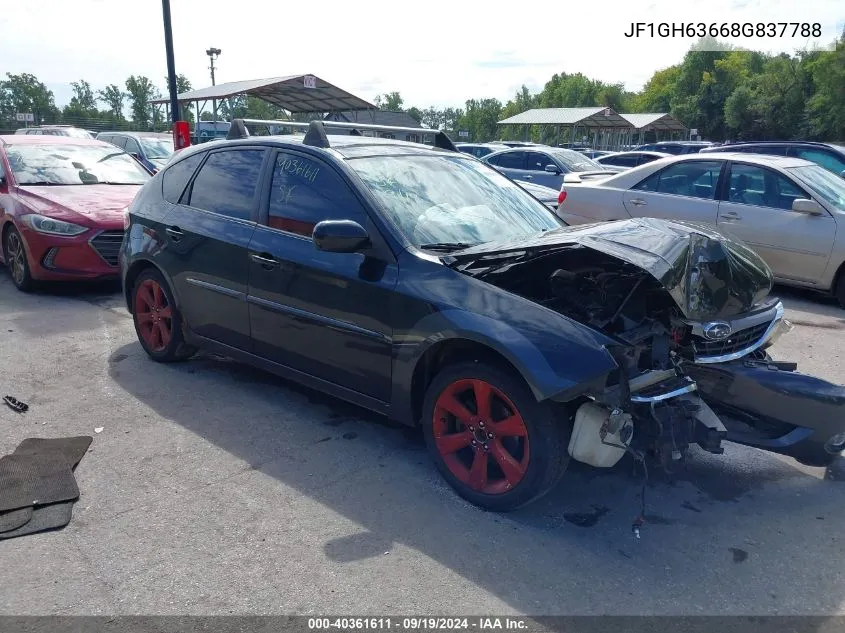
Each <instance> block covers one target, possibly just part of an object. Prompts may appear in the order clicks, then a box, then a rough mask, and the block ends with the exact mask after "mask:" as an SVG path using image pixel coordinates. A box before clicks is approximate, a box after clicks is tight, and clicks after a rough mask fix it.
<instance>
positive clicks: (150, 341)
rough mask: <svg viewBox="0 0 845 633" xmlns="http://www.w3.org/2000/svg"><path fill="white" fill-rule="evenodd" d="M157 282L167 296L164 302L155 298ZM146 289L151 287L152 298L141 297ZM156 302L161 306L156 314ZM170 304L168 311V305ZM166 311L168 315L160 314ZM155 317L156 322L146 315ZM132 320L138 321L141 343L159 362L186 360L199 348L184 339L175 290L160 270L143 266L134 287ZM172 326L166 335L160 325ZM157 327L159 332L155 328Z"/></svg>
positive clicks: (151, 356)
mask: <svg viewBox="0 0 845 633" xmlns="http://www.w3.org/2000/svg"><path fill="white" fill-rule="evenodd" d="M155 286H158V288H159V289H160V292H161V294H162V295H163V298H164V303H162V302H160V301H156V300H155V298H156V294H157V293H156V291H155ZM145 290H150V292H151V293H152V297H153V301H147V300H145V299H142V298H139V297H141V294H139V293H142V294H143V293H144V292H145ZM152 303H155V304H157V305H159V304H160V305H161V306H163V308H162V307H160V308H159V309H158V310H157V311H156V313H155V314H154V313H153V311H152V310H151V309H150V308H152V309H153V310H154V309H155V308H154V306H152V305H151V304H152ZM168 308H169V312H167V309H168ZM164 314H167V315H168V316H159V315H164ZM147 315H150V319H155V323H152V322H150V321H149V320H148V319H147V318H145V317H146V316H147ZM132 321H133V323H134V324H135V333H136V334H137V335H138V341H139V342H140V343H141V347H143V348H144V351H145V352H147V354H148V355H149V357H150V358H152V359H153V360H154V361H156V362H159V363H172V362H178V361H183V360H186V359H188V358H190V357H191V356H193V355H194V353H196V351H197V350H196V348H195V347H194V346H192V345H189V344H188V343H186V342H185V336H184V333H183V329H182V325H183V323H182V314H181V313H180V312H179V310H178V309H177V308H176V302H175V301H174V299H173V292H172V291H171V289H170V285H169V284H168V283H167V281H166V280H165V278H164V277H163V276H162V274H161V273H160V272H158V270H156V269H154V268H148V269H147V270H144V271H143V272H142V273H141V274H140V275H138V277H137V278H136V279H135V284H134V286H133V287H132ZM159 324H160V325H161V326H162V327H169V335H168V336H167V337H164V336H163V334H162V333H161V332H162V330H161V329H160V328H159V327H158V326H159ZM153 330H157V333H155V332H153Z"/></svg>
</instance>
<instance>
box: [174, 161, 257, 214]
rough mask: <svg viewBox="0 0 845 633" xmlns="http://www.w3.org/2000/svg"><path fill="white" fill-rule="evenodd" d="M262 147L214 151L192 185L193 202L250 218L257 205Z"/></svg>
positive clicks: (204, 207)
mask: <svg viewBox="0 0 845 633" xmlns="http://www.w3.org/2000/svg"><path fill="white" fill-rule="evenodd" d="M263 161H264V150H263V149H233V150H227V151H223V152H214V153H213V154H211V155H209V157H208V160H206V161H205V163H203V165H202V167H201V168H200V171H199V174H197V177H196V178H195V179H194V183H193V185H191V200H190V203H189V204H190V205H191V206H192V207H196V208H197V209H204V210H206V211H212V212H214V213H219V214H220V215H225V216H228V217H230V218H236V219H239V220H249V219H250V218H251V217H252V210H253V209H254V208H255V200H256V193H257V190H258V179H259V177H260V176H261V163H262V162H263Z"/></svg>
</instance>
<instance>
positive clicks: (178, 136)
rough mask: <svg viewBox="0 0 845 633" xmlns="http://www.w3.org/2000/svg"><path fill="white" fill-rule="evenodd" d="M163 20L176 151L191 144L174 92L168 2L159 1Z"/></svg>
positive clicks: (174, 64) (187, 128)
mask: <svg viewBox="0 0 845 633" xmlns="http://www.w3.org/2000/svg"><path fill="white" fill-rule="evenodd" d="M161 13H162V17H163V19H164V47H165V49H166V51H167V89H168V91H169V92H170V119H171V121H173V147H174V148H175V149H177V150H179V149H182V148H184V147H187V146H188V145H190V144H191V130H190V126H189V125H188V122H187V121H182V120H180V118H181V117H180V112H179V97H178V94H177V92H176V62H175V61H174V60H173V29H172V27H171V24H170V0H161Z"/></svg>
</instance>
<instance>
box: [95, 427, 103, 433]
mask: <svg viewBox="0 0 845 633" xmlns="http://www.w3.org/2000/svg"><path fill="white" fill-rule="evenodd" d="M103 428H104V427H102V426H98V427H97V428H96V429H94V433H102V432H103Z"/></svg>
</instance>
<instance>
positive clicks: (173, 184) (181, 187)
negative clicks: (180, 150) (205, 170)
mask: <svg viewBox="0 0 845 633" xmlns="http://www.w3.org/2000/svg"><path fill="white" fill-rule="evenodd" d="M204 156H205V153H199V154H194V155H193V156H189V157H188V158H186V159H185V160H180V161H179V162H178V163H175V164H173V165H171V166H170V167H168V168H167V169H165V170H164V173H163V174H162V176H161V178H162V180H161V194H162V196H163V197H164V199H165V200H167V201H168V202H171V203H173V204H178V203H179V198H181V197H182V192H183V191H185V187H186V186H187V185H188V181H189V180H190V179H191V176H193V175H194V172H195V171H196V170H197V167H198V166H199V164H200V163H201V162H202V159H203V157H204Z"/></svg>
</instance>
